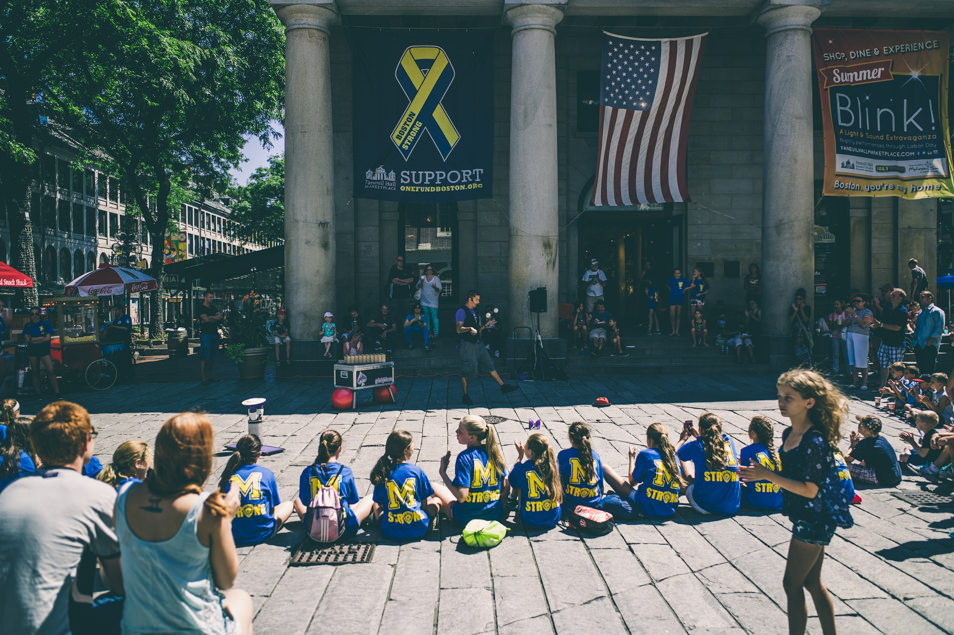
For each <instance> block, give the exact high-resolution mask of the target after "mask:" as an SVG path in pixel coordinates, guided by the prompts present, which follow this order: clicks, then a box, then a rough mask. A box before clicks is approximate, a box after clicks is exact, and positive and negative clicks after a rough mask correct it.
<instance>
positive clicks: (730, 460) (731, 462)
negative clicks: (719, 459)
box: [725, 441, 739, 480]
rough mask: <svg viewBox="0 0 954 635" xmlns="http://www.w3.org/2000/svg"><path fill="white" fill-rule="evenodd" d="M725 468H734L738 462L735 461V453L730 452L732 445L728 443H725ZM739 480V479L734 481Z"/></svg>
mask: <svg viewBox="0 0 954 635" xmlns="http://www.w3.org/2000/svg"><path fill="white" fill-rule="evenodd" d="M725 466H726V467H736V466H738V462H737V461H736V460H735V452H733V451H732V444H731V443H729V442H728V441H725ZM735 480H739V479H735Z"/></svg>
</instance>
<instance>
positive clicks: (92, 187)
mask: <svg viewBox="0 0 954 635" xmlns="http://www.w3.org/2000/svg"><path fill="white" fill-rule="evenodd" d="M83 175H84V177H85V180H86V196H96V173H95V172H93V171H92V170H86V171H85V172H84V173H83Z"/></svg>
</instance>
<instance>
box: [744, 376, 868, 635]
mask: <svg viewBox="0 0 954 635" xmlns="http://www.w3.org/2000/svg"><path fill="white" fill-rule="evenodd" d="M847 403H848V402H847V399H845V396H844V395H842V394H841V392H839V391H838V389H837V388H835V387H834V386H833V385H832V384H831V382H829V381H828V380H827V379H825V378H824V377H823V376H821V375H819V374H818V373H816V372H814V371H811V370H806V369H795V370H790V371H788V372H786V373H784V374H783V375H782V376H781V377H779V378H778V409H779V412H780V413H781V414H782V416H784V417H788V419H789V421H791V422H792V425H791V426H790V427H788V428H786V429H785V431H784V432H782V445H781V448H780V450H779V458H780V459H781V461H782V470H781V471H780V472H775V471H773V470H769V469H767V468H765V467H763V466H762V465H760V464H758V463H750V464H749V465H747V466H742V468H741V474H742V479H743V480H744V481H745V482H746V483H753V482H757V481H770V482H772V483H774V484H775V485H778V486H779V487H780V488H781V489H782V512H783V513H784V514H785V515H786V516H788V517H789V518H790V519H791V520H792V524H793V527H792V540H791V542H790V543H789V546H788V560H787V564H786V566H785V576H784V577H783V578H782V586H783V587H784V588H785V595H786V596H787V599H788V630H789V633H795V634H798V633H804V632H805V625H806V622H807V621H808V608H807V607H806V606H805V589H808V592H809V593H810V594H811V596H812V601H813V602H814V603H815V611H816V612H817V613H818V621H819V622H820V623H821V628H822V632H823V633H826V635H827V634H829V633H834V632H835V610H834V607H833V606H832V600H831V596H830V595H829V594H828V589H826V588H825V585H824V584H823V583H822V581H821V570H822V562H823V561H824V559H825V547H826V546H827V545H828V543H829V542H831V539H832V536H834V534H835V528H836V527H844V528H848V527H851V526H852V525H853V524H854V521H853V520H852V518H851V512H850V511H849V508H848V505H849V503H850V501H848V500H847V499H846V498H845V490H844V488H843V487H842V485H841V482H840V480H841V479H839V476H838V464H837V462H836V460H835V456H834V455H835V452H837V447H838V441H839V439H840V438H841V426H842V424H843V423H844V421H845V418H846V417H847V412H848V407H847Z"/></svg>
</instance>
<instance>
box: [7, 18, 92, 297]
mask: <svg viewBox="0 0 954 635" xmlns="http://www.w3.org/2000/svg"><path fill="white" fill-rule="evenodd" d="M89 4H90V2H87V1H84V0H0V213H4V212H6V214H7V218H8V219H9V221H10V235H11V243H12V249H11V251H12V256H13V258H12V260H13V266H14V267H16V268H17V269H19V270H21V271H22V272H23V273H25V274H27V275H29V276H30V277H31V278H34V279H36V278H37V269H36V259H35V257H34V253H33V247H34V245H33V238H34V237H33V223H32V222H31V220H30V183H31V181H32V180H33V177H34V174H35V166H36V163H37V151H36V149H37V147H38V145H39V144H41V143H42V140H43V139H44V137H45V136H46V132H45V130H44V128H43V127H42V126H41V125H40V122H41V119H40V118H41V116H44V115H45V114H46V111H47V108H46V106H47V104H46V103H45V102H44V100H43V96H44V95H45V92H46V91H47V89H48V88H49V86H50V85H51V84H52V83H55V82H56V81H62V80H63V78H62V77H59V78H58V77H57V75H58V74H59V73H61V72H62V70H63V68H64V67H63V61H64V59H68V58H69V57H71V56H72V55H73V54H74V53H75V51H76V47H77V46H78V45H79V44H80V40H78V39H77V38H76V37H75V36H74V35H73V34H74V33H76V32H79V31H82V30H84V29H85V28H86V22H85V20H84V16H86V15H88V11H87V9H88V8H89V7H88V6H87V5H89ZM33 212H34V216H38V215H39V210H33ZM17 294H18V300H19V301H20V302H22V303H25V304H30V305H35V304H36V303H37V293H36V289H35V288H34V289H18V290H17Z"/></svg>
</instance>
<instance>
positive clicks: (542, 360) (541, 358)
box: [527, 287, 566, 380]
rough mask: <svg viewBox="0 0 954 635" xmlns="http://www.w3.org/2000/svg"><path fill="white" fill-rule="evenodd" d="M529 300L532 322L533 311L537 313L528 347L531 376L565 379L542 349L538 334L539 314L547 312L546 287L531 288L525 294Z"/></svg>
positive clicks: (540, 337)
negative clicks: (535, 323) (534, 328)
mask: <svg viewBox="0 0 954 635" xmlns="http://www.w3.org/2000/svg"><path fill="white" fill-rule="evenodd" d="M527 296H528V298H529V300H530V302H529V304H530V313H531V320H530V323H531V324H532V323H533V319H532V318H533V316H532V314H533V313H536V314H537V327H536V330H535V331H534V333H533V342H532V345H531V347H530V359H529V360H527V361H528V362H530V366H531V368H532V369H533V371H532V372H533V376H534V377H536V378H537V379H543V380H545V379H566V373H564V372H563V371H562V370H560V369H559V368H557V367H556V366H555V365H554V364H553V362H552V361H551V360H550V357H549V356H548V355H547V354H546V351H544V350H543V337H542V336H541V334H540V314H541V313H546V312H547V288H546V287H537V288H536V289H531V290H530V292H529V293H528V294H527Z"/></svg>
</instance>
